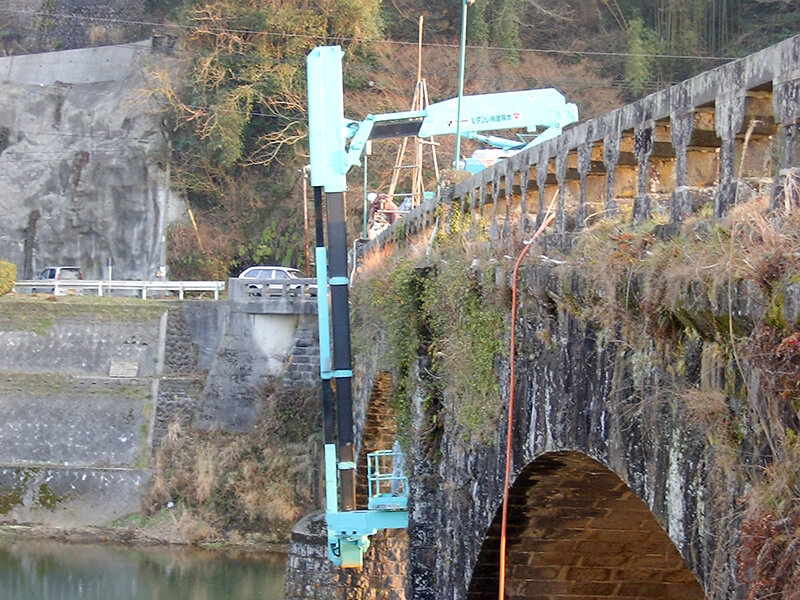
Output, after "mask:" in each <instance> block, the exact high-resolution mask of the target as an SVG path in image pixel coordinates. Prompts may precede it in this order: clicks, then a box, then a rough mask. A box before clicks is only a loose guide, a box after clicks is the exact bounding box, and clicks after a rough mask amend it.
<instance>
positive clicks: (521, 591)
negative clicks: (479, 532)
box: [467, 452, 706, 600]
mask: <svg viewBox="0 0 800 600" xmlns="http://www.w3.org/2000/svg"><path fill="white" fill-rule="evenodd" d="M508 515H509V517H508V527H507V533H506V584H505V587H506V599H507V600H514V599H522V598H525V599H534V600H555V599H560V600H565V599H569V598H573V599H579V598H580V599H581V600H584V599H589V598H629V599H633V598H637V599H641V600H644V599H651V598H652V599H656V598H660V599H666V598H670V599H671V598H680V599H681V600H701V599H705V597H706V596H705V594H704V592H703V589H702V588H701V586H700V584H699V583H698V582H697V580H696V578H695V576H694V574H693V573H692V572H691V571H690V570H689V569H688V567H687V566H686V564H685V562H684V561H683V558H682V557H681V555H680V554H679V552H678V550H677V548H676V547H675V545H674V544H673V543H672V541H671V540H670V539H669V537H668V536H667V534H666V532H665V531H664V529H663V528H662V527H661V526H660V525H659V524H658V522H657V521H656V519H655V517H654V516H653V514H652V513H651V512H650V510H649V509H648V507H647V505H645V503H644V502H642V501H641V500H640V499H639V498H637V497H636V495H635V494H634V493H633V492H632V491H631V490H630V488H628V486H627V485H626V484H625V483H624V482H623V481H622V480H621V479H620V478H619V477H618V476H617V475H616V474H614V473H613V472H612V471H610V470H609V469H608V468H606V467H605V466H603V465H602V464H601V463H599V462H597V461H596V460H594V459H592V458H589V457H588V456H586V455H583V454H580V453H577V452H558V453H552V454H546V455H544V456H542V457H540V458H538V459H536V460H534V461H533V462H531V463H530V464H529V465H528V466H527V467H525V469H523V470H522V472H521V473H520V474H519V476H518V477H517V479H516V481H515V482H514V485H513V487H512V488H511V490H510V491H509V511H508ZM500 524H501V510H500V509H498V512H497V515H496V517H495V520H494V522H493V523H492V526H491V527H490V529H489V531H488V533H487V535H486V538H485V539H484V543H483V547H482V548H481V552H480V554H479V556H478V561H477V563H476V565H475V569H474V571H473V574H472V579H471V580H470V585H469V591H468V593H467V598H468V599H469V600H484V599H485V600H489V599H496V598H497V593H498V584H499V581H498V572H499V564H500V562H499V557H500V537H499V536H500Z"/></svg>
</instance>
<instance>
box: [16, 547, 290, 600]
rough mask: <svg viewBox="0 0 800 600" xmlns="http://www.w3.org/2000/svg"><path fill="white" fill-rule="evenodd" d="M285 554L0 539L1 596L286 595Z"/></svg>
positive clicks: (116, 599) (250, 599) (205, 598)
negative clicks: (284, 592)
mask: <svg viewBox="0 0 800 600" xmlns="http://www.w3.org/2000/svg"><path fill="white" fill-rule="evenodd" d="M285 565H286V561H285V557H284V556H283V555H279V554H257V555H256V554H252V553H244V552H239V553H230V552H227V553H219V552H207V551H198V550H189V549H184V548H174V547H148V548H127V547H118V546H106V545H83V544H79V545H76V544H59V543H56V542H39V541H36V542H32V541H14V542H0V598H2V599H3V600H112V599H113V600H228V599H230V600H233V599H235V600H256V599H258V600H281V599H282V598H283V579H284V570H285Z"/></svg>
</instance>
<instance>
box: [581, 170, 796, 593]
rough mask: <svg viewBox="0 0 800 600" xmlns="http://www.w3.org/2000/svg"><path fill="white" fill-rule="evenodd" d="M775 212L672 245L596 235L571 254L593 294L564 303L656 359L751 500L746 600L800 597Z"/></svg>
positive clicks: (789, 228)
mask: <svg viewBox="0 0 800 600" xmlns="http://www.w3.org/2000/svg"><path fill="white" fill-rule="evenodd" d="M789 184H793V181H791V180H790V181H789ZM795 197H796V195H795ZM779 208H780V210H778V211H770V210H768V200H767V199H765V198H760V199H756V200H754V201H752V202H749V203H745V204H740V205H739V206H737V207H736V208H735V209H734V210H733V211H732V212H731V214H730V215H729V216H728V217H727V218H726V219H725V220H723V221H721V222H713V221H709V220H705V219H700V218H698V217H693V218H691V219H689V220H687V222H686V223H685V224H684V226H683V228H682V231H681V233H680V235H679V236H677V237H673V238H668V239H661V237H659V235H658V229H657V228H656V227H653V226H650V227H649V228H642V229H638V230H630V229H627V228H626V227H618V226H617V225H615V224H613V223H608V222H605V223H601V224H598V225H596V226H595V227H594V228H593V229H591V230H589V231H587V232H586V233H585V234H584V235H582V236H581V240H580V243H579V246H578V255H577V263H578V264H579V265H581V266H582V272H583V274H584V276H585V277H586V279H587V280H588V283H589V285H588V286H587V289H589V290H593V293H589V294H586V295H585V296H583V297H578V298H575V297H571V298H567V299H566V300H567V302H568V304H569V305H570V306H571V309H572V310H574V311H577V312H578V313H579V314H581V315H582V316H583V318H585V319H587V320H591V321H594V322H595V323H599V324H601V326H602V328H603V329H605V330H607V331H611V332H616V333H617V334H618V335H620V336H622V338H623V341H625V342H626V343H627V344H629V345H630V347H631V348H632V349H633V351H636V352H641V353H642V355H643V356H644V355H646V354H647V353H648V352H652V351H655V352H657V353H658V355H659V356H661V357H663V360H664V361H665V368H666V369H667V371H668V372H670V373H672V374H675V375H678V377H677V378H673V379H671V381H673V382H675V385H678V388H677V389H674V390H672V392H671V393H672V394H674V396H675V397H676V398H678V399H679V400H680V402H681V405H682V407H683V410H684V411H685V414H687V415H688V417H689V419H691V422H693V423H694V424H695V427H696V429H697V430H698V432H699V435H702V436H704V438H705V441H706V443H708V444H709V446H710V447H711V448H712V450H713V452H714V454H715V455H716V460H717V468H718V469H720V470H721V471H722V472H723V473H724V474H722V473H720V474H718V476H720V477H721V478H723V479H727V480H728V481H731V478H733V480H737V481H739V482H741V483H742V484H743V487H744V488H745V489H748V490H749V493H748V494H747V496H746V498H743V504H742V511H743V512H742V515H741V516H742V529H741V535H742V538H741V545H740V547H739V550H738V556H737V558H738V561H739V566H740V571H741V577H742V578H743V580H744V581H746V583H747V584H748V586H749V595H748V596H747V597H748V599H749V600H755V599H760V598H770V597H785V598H794V597H800V596H795V595H792V594H794V593H795V592H791V593H789V595H784V594H786V592H787V590H795V591H796V590H798V589H800V566H798V565H800V562H799V558H800V533H798V527H797V526H798V524H800V471H799V470H798V466H797V465H798V459H800V440H799V439H798V431H800V419H799V418H798V413H799V412H800V322H791V321H789V320H788V319H787V314H791V311H790V312H789V313H787V312H786V311H784V307H785V303H786V302H789V301H790V297H791V298H793V297H794V296H796V293H797V292H796V289H797V288H796V286H797V284H798V283H800V211H798V206H797V205H795V204H792V203H791V202H790V203H784V204H782V205H781V206H780V207H779ZM571 259H572V260H571V265H572V267H573V268H574V266H575V263H574V262H572V261H574V260H576V257H575V256H573V257H571ZM565 269H566V267H565ZM566 295H567V294H565V296H566ZM792 301H793V300H792ZM759 315H761V316H760V317H759ZM692 351H694V352H695V354H696V356H695V357H694V358H693V359H692V361H691V362H692V363H694V364H690V361H689V360H688V359H687V357H688V356H689V355H690V354H691V353H692ZM753 386H756V387H755V389H752V388H753Z"/></svg>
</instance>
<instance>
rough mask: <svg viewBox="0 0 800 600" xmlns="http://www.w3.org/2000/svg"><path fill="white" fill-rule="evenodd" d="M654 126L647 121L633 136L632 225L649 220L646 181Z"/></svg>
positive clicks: (648, 198)
mask: <svg viewBox="0 0 800 600" xmlns="http://www.w3.org/2000/svg"><path fill="white" fill-rule="evenodd" d="M653 130H654V124H653V122H652V121H649V122H648V123H646V124H645V125H644V127H642V128H640V129H637V130H636V131H635V133H634V136H633V148H634V151H635V152H636V162H637V172H636V197H635V198H634V200H633V224H634V225H638V224H640V223H644V222H645V221H647V219H649V218H650V196H649V194H648V193H647V192H648V190H647V180H648V171H649V164H650V154H651V153H652V152H653V133H654V131H653Z"/></svg>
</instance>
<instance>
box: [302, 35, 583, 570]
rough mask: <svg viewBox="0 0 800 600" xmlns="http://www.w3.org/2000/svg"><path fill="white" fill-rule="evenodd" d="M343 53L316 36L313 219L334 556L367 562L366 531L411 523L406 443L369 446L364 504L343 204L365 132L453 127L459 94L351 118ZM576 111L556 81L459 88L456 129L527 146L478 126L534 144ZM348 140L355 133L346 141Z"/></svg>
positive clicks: (311, 97) (502, 144)
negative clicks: (548, 85) (496, 89)
mask: <svg viewBox="0 0 800 600" xmlns="http://www.w3.org/2000/svg"><path fill="white" fill-rule="evenodd" d="M342 56H343V53H342V50H341V48H339V46H320V47H318V48H315V49H314V50H313V51H312V52H311V53H310V54H309V55H308V59H307V67H308V71H307V77H308V130H309V146H310V151H311V185H312V187H313V190H314V203H315V209H316V210H315V213H316V221H317V222H316V231H317V234H316V235H317V248H316V265H317V280H318V294H317V296H318V304H317V308H318V321H319V345H320V376H321V379H322V404H323V423H324V432H323V433H324V443H325V489H326V514H325V516H326V522H327V529H328V556H329V557H330V559H331V560H332V561H333V562H334V563H335V564H337V565H340V566H342V567H361V566H362V564H363V557H364V553H365V552H366V551H367V548H369V544H370V540H369V538H370V536H372V535H374V534H375V533H377V532H378V531H380V530H383V529H396V528H400V529H402V528H406V527H408V508H407V501H408V480H407V479H406V477H405V475H404V473H403V470H402V462H403V461H402V453H401V452H400V449H399V447H398V446H397V444H395V448H393V449H392V450H382V451H379V452H373V453H371V454H370V455H369V456H368V459H367V460H368V471H367V477H368V481H369V488H370V489H369V505H368V508H367V510H357V509H356V506H355V467H356V465H355V446H354V443H353V406H352V376H353V371H352V364H351V352H350V350H351V349H350V313H349V297H348V283H349V279H348V269H347V249H348V244H347V235H346V231H347V228H346V224H345V210H344V192H345V191H346V189H347V182H346V176H347V172H348V171H349V170H350V168H351V167H353V166H355V165H359V164H361V156H362V155H363V153H364V150H365V148H366V144H367V142H368V141H369V140H375V139H386V138H396V137H409V136H418V137H422V138H427V137H431V136H435V135H445V134H455V132H456V125H457V123H456V114H457V100H456V99H452V100H446V101H444V102H439V103H437V104H432V105H430V106H428V107H427V108H426V109H424V110H421V111H409V112H398V113H389V114H382V115H370V116H368V117H367V118H366V119H365V120H364V121H361V122H355V121H349V120H346V119H345V118H344V113H343V111H344V101H343V91H342V65H341V60H342ZM577 117H578V112H577V108H576V107H575V105H574V104H567V103H566V102H565V100H564V97H563V96H562V95H561V94H560V93H559V92H558V91H557V90H554V89H542V90H525V91H518V92H504V93H498V94H486V95H482V96H467V97H465V98H462V105H461V127H460V131H461V132H462V134H463V135H464V137H474V138H475V139H479V140H482V141H486V142H488V143H490V144H493V145H495V147H499V148H505V149H517V148H519V149H522V148H523V147H525V145H526V144H525V143H524V142H513V141H510V140H502V138H495V137H493V136H484V135H483V134H482V132H486V131H492V130H498V129H517V128H519V129H525V130H527V131H528V132H529V133H531V134H534V133H538V137H536V138H535V139H534V141H533V142H531V143H529V144H527V145H528V146H530V145H533V144H535V143H538V142H540V141H542V140H544V139H548V138H549V137H553V136H554V135H557V134H558V133H560V132H561V129H562V127H564V126H565V125H567V124H569V123H572V122H573V121H576V120H577ZM347 140H350V143H349V145H348V144H347ZM323 191H324V193H325V194H326V198H327V237H328V249H326V248H325V240H324V237H325V236H324V233H323V223H322V204H323V203H322V193H323ZM331 384H333V386H332V385H331ZM334 387H335V404H336V408H335V410H334V406H333V402H334ZM334 416H335V423H334Z"/></svg>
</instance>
